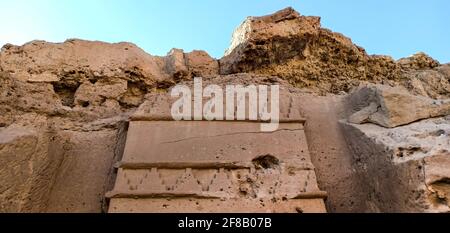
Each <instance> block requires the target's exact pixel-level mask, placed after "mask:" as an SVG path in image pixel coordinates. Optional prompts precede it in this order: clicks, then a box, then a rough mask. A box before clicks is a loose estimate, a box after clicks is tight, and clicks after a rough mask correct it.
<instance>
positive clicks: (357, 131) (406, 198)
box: [342, 117, 450, 212]
mask: <svg viewBox="0 0 450 233" xmlns="http://www.w3.org/2000/svg"><path fill="white" fill-rule="evenodd" d="M342 126H343V129H344V134H345V138H346V140H347V142H348V144H349V145H350V147H351V148H352V151H353V155H354V157H353V161H354V169H356V171H358V172H359V173H360V174H361V178H360V179H361V181H362V182H361V183H362V184H363V185H362V188H363V189H365V190H366V191H365V192H366V193H367V198H366V203H367V207H366V211H368V212H448V211H450V205H449V204H450V202H449V200H450V118H448V117H447V118H436V119H428V120H423V121H420V122H416V123H412V124H409V125H406V126H400V127H397V128H392V129H391V128H384V127H381V126H378V125H374V124H363V125H359V124H351V123H347V122H342Z"/></svg>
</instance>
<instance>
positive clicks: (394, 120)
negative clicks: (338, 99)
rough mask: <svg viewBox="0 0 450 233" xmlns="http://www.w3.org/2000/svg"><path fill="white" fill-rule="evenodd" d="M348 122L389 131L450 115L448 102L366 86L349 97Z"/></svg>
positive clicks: (446, 100) (390, 88)
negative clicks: (383, 128) (416, 122)
mask: <svg viewBox="0 0 450 233" xmlns="http://www.w3.org/2000/svg"><path fill="white" fill-rule="evenodd" d="M349 104H350V108H352V109H351V111H352V112H353V114H352V115H351V116H350V117H349V120H348V121H349V122H350V123H355V124H361V123H375V124H378V125H381V126H384V127H388V128H393V127H396V126H399V125H405V124H409V123H411V122H415V121H418V120H422V119H427V118H432V117H440V116H446V115H449V114H450V99H444V100H435V99H431V98H428V97H424V96H417V95H412V94H410V93H409V92H408V91H407V90H405V89H403V88H400V87H396V88H394V87H389V86H382V85H366V86H361V87H359V88H358V89H357V90H355V91H354V92H353V93H352V94H351V95H350V97H349Z"/></svg>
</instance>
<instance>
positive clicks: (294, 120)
mask: <svg viewBox="0 0 450 233" xmlns="http://www.w3.org/2000/svg"><path fill="white" fill-rule="evenodd" d="M130 120H131V121H175V120H174V119H173V118H172V117H170V116H144V115H142V116H139V115H137V116H136V115H135V116H131V117H130ZM183 121H187V122H190V121H198V122H202V121H207V122H250V123H252V122H253V123H271V121H270V120H268V121H265V120H226V119H224V120H212V121H211V120H206V119H202V120H181V121H180V122H183ZM278 122H279V123H301V124H305V123H306V119H305V118H280V119H279V121H278Z"/></svg>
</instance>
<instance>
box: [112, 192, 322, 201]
mask: <svg viewBox="0 0 450 233" xmlns="http://www.w3.org/2000/svg"><path fill="white" fill-rule="evenodd" d="M105 197H106V198H110V199H111V198H197V199H223V198H224V197H223V196H219V195H210V194H207V193H200V194H199V193H186V192H178V193H177V192H170V193H169V192H167V193H162V192H145V191H144V192H138V191H133V192H122V191H111V192H108V193H106V195H105ZM327 198H328V194H327V192H325V191H313V192H306V193H299V194H297V195H295V196H294V197H293V198H289V199H327ZM226 199H230V198H226Z"/></svg>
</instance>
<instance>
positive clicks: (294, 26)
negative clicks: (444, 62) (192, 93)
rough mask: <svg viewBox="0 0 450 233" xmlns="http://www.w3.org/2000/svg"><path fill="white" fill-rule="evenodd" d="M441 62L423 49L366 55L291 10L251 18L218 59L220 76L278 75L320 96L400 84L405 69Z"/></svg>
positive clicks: (307, 17) (414, 68) (425, 67)
mask: <svg viewBox="0 0 450 233" xmlns="http://www.w3.org/2000/svg"><path fill="white" fill-rule="evenodd" d="M438 65H439V63H438V62H437V61H435V60H433V59H432V58H430V57H429V56H427V55H425V54H423V53H419V54H417V55H414V56H412V57H409V58H404V59H401V60H399V61H398V62H396V61H394V60H393V59H392V58H391V57H389V56H379V55H372V56H370V55H367V53H366V52H365V50H364V49H363V48H361V47H359V46H357V45H355V44H353V43H352V41H351V40H350V39H349V38H347V37H345V36H344V35H342V34H339V33H335V32H332V31H330V30H328V29H325V28H322V27H321V25H320V18H319V17H310V16H301V15H300V14H299V13H298V12H296V11H295V10H293V9H292V8H286V9H284V10H281V11H279V12H276V13H274V14H273V15H268V16H262V17H249V18H247V19H246V20H245V21H244V22H243V23H242V24H241V25H240V26H239V27H238V28H237V29H236V30H235V32H234V33H233V37H232V40H231V45H230V47H229V49H228V50H227V51H226V53H225V56H224V57H223V58H221V59H220V71H221V73H222V74H230V73H239V72H255V73H259V74H265V75H277V76H279V77H281V78H283V79H285V80H288V81H289V82H290V83H291V84H294V85H295V86H297V87H301V88H309V89H312V90H314V91H316V92H318V93H321V94H325V93H330V92H332V93H340V92H341V91H346V92H347V91H349V90H350V89H351V88H352V87H355V86H358V85H359V83H360V81H370V82H375V83H400V80H402V77H403V76H404V74H406V73H409V72H412V71H415V70H426V69H431V68H434V67H436V66H438Z"/></svg>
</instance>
